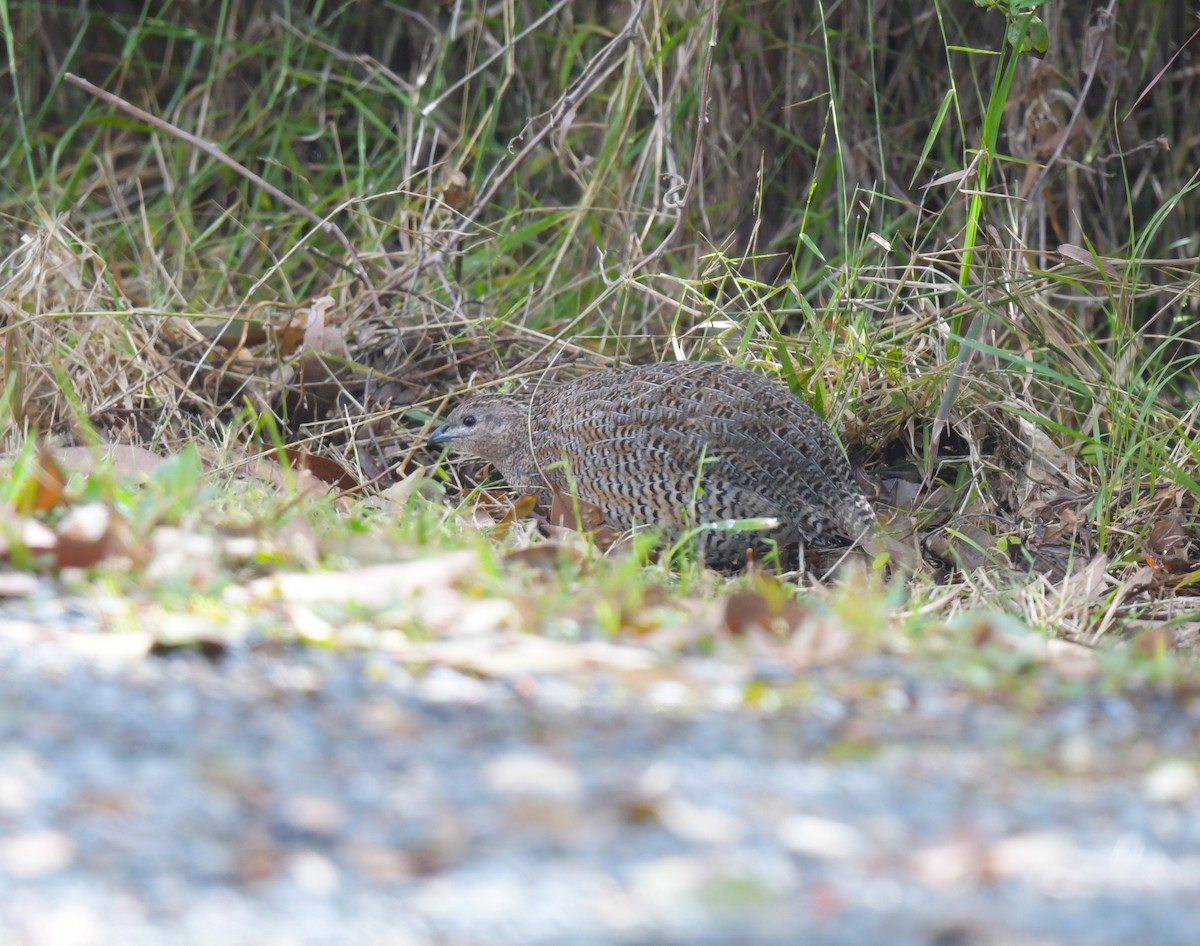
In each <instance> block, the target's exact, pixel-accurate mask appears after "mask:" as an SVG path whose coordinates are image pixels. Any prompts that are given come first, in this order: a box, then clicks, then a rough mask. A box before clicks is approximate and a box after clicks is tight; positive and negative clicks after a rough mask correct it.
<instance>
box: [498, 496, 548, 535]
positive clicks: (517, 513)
mask: <svg viewBox="0 0 1200 946" xmlns="http://www.w3.org/2000/svg"><path fill="white" fill-rule="evenodd" d="M536 505H537V497H536V496H529V495H526V496H520V497H518V498H517V500H516V502H514V503H513V504H512V505H511V506H510V507H509V509H508V511H507V512H506V513H505V514H504V518H503V519H501V520H500V521H499V522H497V523H496V527H495V528H494V529H493V530H492V535H493V536H494V537H495V538H496V539H503V538H504V537H505V536H506V535H508V532H509V530H510V529H511V528H512V527H513V525H514V524H515V523H517V522H519V521H521V520H522V519H527V518H528V517H529V516H531V515H532V514H533V508H534V507H535V506H536Z"/></svg>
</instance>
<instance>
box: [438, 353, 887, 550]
mask: <svg viewBox="0 0 1200 946" xmlns="http://www.w3.org/2000/svg"><path fill="white" fill-rule="evenodd" d="M430 442H431V443H435V444H436V443H448V444H450V445H451V446H452V448H453V449H455V450H456V451H458V452H460V453H463V454H467V455H469V456H474V457H479V458H480V459H483V460H487V461H489V462H491V463H492V464H493V465H494V466H495V467H496V469H497V470H499V472H500V474H501V475H502V476H503V477H504V479H505V480H506V481H507V482H508V484H509V485H510V486H511V487H513V488H514V489H528V490H533V491H536V492H539V493H542V494H543V495H544V494H545V493H546V491H547V490H551V491H556V492H561V493H567V494H571V495H575V496H578V497H579V498H580V499H583V500H585V501H586V502H588V503H591V504H593V505H595V506H596V507H598V508H599V509H600V511H601V513H602V514H603V516H604V518H605V520H606V521H607V522H608V523H609V524H610V525H612V526H614V527H616V528H620V529H630V528H634V527H636V526H643V525H646V526H656V527H658V528H660V529H662V530H663V532H664V533H665V534H666V536H667V537H668V538H674V537H677V536H679V535H680V534H682V533H683V532H684V531H686V530H687V529H689V528H690V527H692V526H694V525H696V524H698V523H704V522H715V521H719V520H725V519H749V518H757V517H763V516H770V517H775V518H777V519H778V520H779V522H780V526H779V528H778V529H775V530H773V531H771V532H769V533H766V535H767V536H768V537H769V538H770V539H773V540H775V541H777V542H779V543H780V544H781V545H789V544H794V543H805V542H812V541H814V540H816V539H821V538H827V537H832V536H835V535H840V536H842V537H844V538H848V539H861V538H863V537H865V536H866V535H867V534H869V533H870V532H871V531H872V529H873V528H874V525H875V514H874V511H873V510H872V509H871V505H870V503H868V502H867V500H866V498H865V497H864V496H863V495H862V492H861V491H860V490H859V489H858V486H857V485H856V484H855V481H854V477H853V475H852V473H851V471H850V464H849V462H848V461H847V459H846V455H845V453H843V452H842V449H841V447H840V446H839V445H838V443H837V441H836V440H835V439H834V436H833V434H832V432H831V431H830V429H829V427H828V425H827V424H826V423H825V421H823V420H822V419H821V418H820V417H819V416H818V415H817V413H816V412H815V411H814V410H813V409H812V408H811V407H809V406H808V405H807V404H805V403H804V402H803V401H801V400H800V399H799V398H797V397H795V396H794V395H793V394H792V393H791V391H789V390H788V388H787V387H786V386H785V385H783V384H781V383H779V382H778V381H774V380H771V379H770V378H768V377H766V376H765V375H762V374H759V373H758V372H755V371H750V370H748V369H745V368H738V367H734V366H732V365H725V364H719V363H711V362H692V361H678V362H663V363H661V364H652V365H638V366H627V367H620V368H612V369H609V370H605V371H598V372H595V373H593V374H589V375H586V376H585V377H582V378H577V379H574V380H570V381H561V382H557V383H553V384H544V385H537V386H535V387H533V388H532V390H530V391H527V392H525V393H523V394H519V395H497V394H475V395H471V396H469V397H468V398H467V399H466V400H465V401H463V402H462V403H461V404H459V405H458V406H457V407H456V408H455V409H454V410H453V411H452V412H451V413H450V416H449V417H448V418H447V419H446V422H445V423H444V424H442V425H441V426H440V427H438V428H437V430H435V431H434V432H433V434H432V435H431V436H430ZM763 535H764V534H763V533H746V532H705V533H703V534H702V535H701V536H700V538H699V543H700V548H699V551H700V552H701V554H702V555H703V556H704V558H705V560H706V561H708V562H709V563H711V564H716V565H731V564H739V563H740V562H742V561H743V560H744V558H745V552H746V549H747V548H748V547H751V548H756V549H757V550H760V551H761V550H762V549H763V547H764V543H763V542H762V541H761V538H762V536H763Z"/></svg>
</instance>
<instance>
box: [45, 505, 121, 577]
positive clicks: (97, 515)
mask: <svg viewBox="0 0 1200 946" xmlns="http://www.w3.org/2000/svg"><path fill="white" fill-rule="evenodd" d="M118 525H119V520H117V519H116V518H115V517H114V516H113V512H112V510H111V509H109V508H108V506H106V505H105V504H104V503H88V504H87V505H84V506H76V507H75V508H74V509H72V510H71V511H70V512H68V513H67V514H66V515H65V516H64V517H63V519H62V521H61V522H60V523H59V524H58V530H57V532H58V544H57V547H56V548H55V550H54V564H55V565H56V566H57V567H59V568H87V567H88V566H89V565H95V564H96V563H97V562H99V561H100V560H101V559H103V558H105V557H106V556H108V555H110V554H112V553H113V552H115V551H118V550H119V549H120V547H122V546H123V544H124V543H122V542H121V540H120V538H119V537H118V533H119V529H118V528H117V527H118Z"/></svg>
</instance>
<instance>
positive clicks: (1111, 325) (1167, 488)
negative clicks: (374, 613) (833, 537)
mask: <svg viewBox="0 0 1200 946" xmlns="http://www.w3.org/2000/svg"><path fill="white" fill-rule="evenodd" d="M10 6H11V7H12V14H11V15H12V17H13V35H14V43H13V49H14V50H18V51H23V50H27V51H28V54H27V55H22V54H12V60H11V62H10V66H11V70H10V71H11V76H10V79H11V80H12V81H14V82H15V88H17V89H18V90H19V99H20V102H21V104H22V111H21V114H20V116H19V120H18V121H16V122H13V123H10V125H9V128H10V130H11V132H12V134H11V135H9V136H6V138H7V140H4V141H2V142H0V146H2V147H3V148H4V150H5V152H6V155H7V157H8V159H9V160H8V161H7V162H6V163H7V165H8V166H11V167H16V168H20V169H21V171H20V172H19V174H18V179H17V180H16V181H15V184H16V186H15V187H14V189H13V192H12V194H11V195H10V196H9V197H8V198H7V199H6V200H5V202H4V203H3V205H2V206H0V212H2V213H3V214H4V215H5V219H6V221H7V225H6V227H5V230H4V232H3V233H2V234H0V241H2V242H3V250H4V256H5V259H4V262H3V264H2V265H0V307H2V311H3V313H4V317H5V329H4V334H3V339H4V354H5V369H6V401H5V404H6V406H7V410H6V411H5V414H4V416H5V417H6V418H8V419H9V420H10V423H9V424H8V427H7V429H6V431H5V433H4V437H5V448H6V449H8V450H10V451H11V450H14V449H16V448H17V447H18V445H19V444H20V443H21V442H22V441H23V439H24V438H25V437H26V436H27V435H28V433H29V432H31V431H36V432H37V433H38V434H39V435H42V436H50V437H53V438H55V439H57V440H58V441H59V442H80V441H84V442H86V441H88V440H89V439H91V438H100V439H102V440H116V441H121V442H132V443H146V444H150V445H152V446H153V447H154V448H155V449H157V450H160V451H162V452H170V451H173V450H177V449H178V448H179V446H180V444H181V443H183V442H186V441H190V440H192V439H195V438H197V437H210V438H214V439H217V440H221V439H222V437H223V436H225V434H224V433H223V432H222V431H223V425H227V424H228V422H229V421H230V419H231V418H233V417H234V416H238V412H240V411H243V410H244V409H245V408H246V407H247V405H249V407H250V409H251V410H252V411H253V412H256V413H258V414H260V415H263V416H266V415H270V416H272V417H273V418H274V422H275V423H276V424H277V425H278V427H279V428H280V429H281V430H282V431H284V436H285V439H287V440H288V441H289V442H291V443H295V444H304V445H306V446H307V447H308V448H309V449H313V450H317V451H320V452H324V453H326V454H328V455H330V456H335V457H337V458H338V459H339V460H340V461H341V462H342V463H343V464H345V465H346V466H347V468H349V469H351V470H352V471H353V472H354V475H355V476H356V477H357V478H358V479H359V480H360V481H364V482H365V481H372V482H381V483H385V482H387V481H388V480H389V479H391V478H394V477H395V476H397V475H403V474H404V473H405V472H407V471H408V470H409V469H411V468H412V466H413V465H414V464H418V463H430V462H432V461H433V459H434V457H433V456H432V455H430V454H429V453H427V452H426V451H425V450H424V449H423V448H422V447H421V446H420V443H421V436H422V433H423V432H424V431H425V430H427V428H428V423H429V422H430V420H431V419H432V418H433V417H434V416H435V415H436V414H437V413H439V412H440V411H441V410H442V409H443V406H444V405H445V404H446V403H447V401H448V399H450V398H453V397H454V396H456V395H457V394H458V393H460V392H461V391H462V390H464V389H466V388H467V387H474V386H480V385H489V384H497V383H510V384H519V383H522V381H523V380H524V379H528V378H538V377H542V376H543V375H544V374H545V373H546V372H553V373H560V372H578V371H582V370H585V369H586V368H587V367H590V366H594V365H598V364H601V363H604V362H605V361H608V360H611V359H624V360H639V361H641V360H649V359H655V358H666V357H677V356H680V355H686V356H688V357H700V358H718V357H719V358H726V359H730V360H740V361H744V362H748V363H752V364H758V365H760V366H761V367H763V368H764V370H769V371H778V372H779V373H780V374H781V376H782V377H783V378H784V379H785V380H787V381H788V382H789V383H790V384H792V386H793V387H794V388H795V389H797V390H798V391H801V392H802V393H803V394H804V395H805V396H806V397H807V398H808V399H809V400H810V401H812V402H813V403H814V405H815V406H816V407H817V408H818V410H820V411H821V412H822V413H824V414H825V415H826V416H828V417H829V418H830V419H831V420H832V421H833V422H834V423H835V424H836V425H837V426H838V428H839V430H840V431H841V433H842V436H843V440H844V441H845V442H846V443H847V445H848V447H849V449H850V452H851V455H852V457H853V458H854V459H855V460H856V461H858V462H859V463H860V464H861V465H862V466H864V467H865V469H866V470H867V471H868V475H869V477H870V479H871V482H872V485H873V487H874V488H875V489H876V490H877V492H878V493H879V495H880V497H881V500H882V501H883V504H884V505H885V506H890V508H891V509H892V518H893V523H894V527H895V528H896V529H897V530H898V531H899V532H901V533H904V532H906V531H907V532H913V533H915V534H916V536H917V538H918V539H920V540H921V541H922V542H924V544H925V548H926V552H927V557H928V558H929V559H930V563H931V572H932V574H933V575H934V577H935V579H936V580H937V581H943V582H944V581H949V582H951V583H952V585H953V587H954V589H955V594H956V595H957V596H959V599H960V600H961V602H962V603H963V606H970V605H972V604H973V603H975V602H978V601H986V602H989V603H995V602H997V601H1001V602H1003V605H1002V606H1005V607H1009V608H1010V609H1012V610H1014V611H1015V612H1017V613H1019V614H1021V615H1023V616H1024V617H1026V618H1027V619H1028V620H1030V621H1031V622H1032V623H1035V624H1037V625H1039V626H1046V627H1053V628H1055V629H1058V630H1060V631H1061V632H1062V633H1070V634H1072V635H1073V636H1078V637H1081V638H1086V639H1095V637H1096V636H1097V635H1103V634H1107V633H1109V632H1110V631H1111V630H1112V629H1113V628H1114V627H1116V626H1118V625H1121V626H1127V625H1129V626H1132V622H1136V621H1137V620H1142V619H1144V618H1147V616H1150V617H1154V618H1155V619H1160V618H1161V619H1167V620H1170V621H1179V622H1184V621H1186V620H1190V613H1191V612H1194V611H1195V610H1196V608H1195V606H1194V599H1193V598H1192V597H1191V592H1190V587H1191V584H1192V580H1193V578H1194V577H1195V575H1196V574H1197V573H1198V572H1200V557H1198V555H1200V553H1198V552H1197V549H1198V547H1200V534H1198V532H1197V524H1196V517H1197V498H1198V495H1200V489H1198V486H1197V483H1198V481H1200V474H1198V472H1197V469H1198V464H1197V459H1198V458H1200V447H1198V446H1197V433H1196V409H1195V407H1194V401H1195V390H1196V381H1195V371H1196V369H1195V364H1196V362H1195V358H1196V351H1195V348H1196V340H1197V338H1196V330H1195V327H1194V323H1195V318H1194V316H1195V311H1196V308H1197V305H1198V303H1200V292H1198V291H1197V278H1196V257H1197V256H1200V247H1198V246H1197V236H1196V234H1197V233H1198V232H1200V221H1197V219H1196V217H1197V206H1198V205H1197V204H1196V202H1195V200H1194V199H1193V198H1192V195H1193V193H1194V189H1195V186H1196V177H1195V175H1196V169H1197V167H1200V135H1198V134H1197V132H1196V129H1195V128H1194V126H1193V123H1194V122H1195V121H1196V120H1197V119H1196V118H1195V110H1194V109H1189V108H1186V107H1181V104H1180V103H1187V102H1191V101H1194V100H1195V98H1196V96H1197V94H1198V92H1200V90H1197V89H1195V85H1196V84H1197V82H1200V78H1198V77H1197V75H1196V74H1195V73H1194V71H1193V70H1188V69H1186V68H1184V67H1183V65H1182V64H1181V61H1176V62H1175V63H1173V64H1169V60H1170V57H1171V56H1172V55H1173V54H1174V53H1175V52H1176V51H1177V49H1178V46H1179V44H1180V43H1181V38H1182V37H1185V36H1187V35H1189V33H1190V31H1191V30H1190V26H1189V23H1190V20H1189V19H1188V14H1189V10H1188V9H1187V5H1186V4H1182V3H1171V4H1166V5H1163V6H1161V7H1158V8H1155V10H1154V11H1142V10H1141V9H1140V8H1139V9H1138V10H1131V9H1116V5H1115V4H1113V5H1110V10H1109V12H1108V13H1105V12H1103V11H1099V12H1093V9H1092V7H1090V6H1087V5H1085V4H1080V3H1060V4H1053V5H1051V6H1049V7H1047V8H1045V9H1044V10H1042V11H1041V13H1042V15H1043V16H1044V17H1045V23H1046V27H1047V33H1048V36H1049V40H1050V47H1049V49H1048V51H1047V52H1046V54H1045V56H1044V57H1040V58H1039V57H1036V56H1033V55H1028V54H1026V55H1023V56H1019V57H1016V65H1015V67H1014V69H1015V71H1014V73H1013V75H1014V80H1013V85H1012V87H1011V88H1010V89H1008V91H1007V93H1005V94H1001V93H1000V92H998V90H997V87H996V85H995V83H994V77H995V75H996V73H997V70H998V69H1000V68H1001V67H1002V64H1003V63H1004V62H1006V60H1005V59H1004V57H1002V56H1000V55H998V53H999V51H1000V50H1001V48H1002V36H1003V33H1004V30H1005V26H1006V21H1005V19H1004V17H1003V15H1002V14H1001V13H999V12H996V11H994V10H987V9H982V8H978V7H976V6H974V5H972V4H966V3H953V4H935V5H933V6H930V5H928V4H918V3H907V2H896V3H887V4H881V5H872V4H867V5H863V4H842V5H839V6H836V7H834V6H831V7H829V8H827V9H823V8H822V7H821V6H816V7H814V8H812V9H808V8H805V9H804V10H803V11H802V12H800V11H799V7H797V6H796V5H794V4H752V3H741V4H725V5H720V9H721V16H720V18H719V19H717V20H716V21H715V22H714V20H713V11H714V10H716V9H717V8H718V5H717V4H714V3H711V2H707V0H705V2H689V0H639V2H634V3H632V4H614V3H607V2H599V0H596V2H594V3H582V4H581V3H559V4H533V3H518V2H515V0H503V2H501V3H499V4H494V5H491V6H488V5H485V4H482V3H477V2H467V3H463V4H453V5H449V6H448V5H445V4H440V3H433V2H428V3H418V4H415V5H405V6H404V7H403V8H399V7H392V6H385V5H376V6H374V7H372V8H370V9H364V8H362V7H360V6H355V5H350V6H340V7H337V8H334V9H332V10H331V11H329V12H324V13H322V14H321V17H320V18H319V19H315V18H312V17H310V16H309V15H308V14H306V13H305V12H303V11H299V10H295V9H293V12H292V13H291V14H290V15H289V16H287V17H285V16H283V15H281V14H279V13H277V12H272V11H270V10H268V9H267V8H265V7H261V6H260V5H256V4H247V3H243V2H240V0H226V2H225V3H222V4H220V5H219V11H218V13H219V15H218V17H217V20H216V26H213V25H212V24H213V21H212V18H211V16H212V10H211V7H210V5H207V4H196V5H188V4H183V5H180V4H176V5H173V6H171V7H170V9H169V11H168V12H167V13H165V14H164V17H166V19H163V18H158V17H156V16H141V15H140V12H139V11H140V8H139V7H138V6H137V5H136V4H124V3H113V4H92V5H90V7H89V8H88V9H87V10H86V11H82V12H81V11H78V10H74V9H51V8H45V7H43V6H42V5H38V4H12V5H10ZM107 14H111V15H107ZM1164 67H1165V71H1161V70H1164ZM1160 71H1161V74H1160ZM68 72H71V73H76V74H79V75H83V76H85V77H87V78H89V79H90V80H92V81H93V82H96V83H97V84H99V85H101V86H103V87H105V88H107V89H109V90H110V91H112V92H114V93H115V94H117V95H119V96H121V97H122V98H124V99H125V100H127V101H129V102H131V103H133V104H135V105H137V106H139V107H141V108H144V109H146V110H147V111H149V112H151V113H153V114H155V115H158V116H161V117H162V118H163V119H164V120H165V121H167V122H170V123H171V124H173V125H175V126H177V127H179V128H182V129H186V130H187V131H189V132H191V133H193V134H196V135H198V136H200V137H202V138H205V139H208V140H210V141H213V142H215V143H216V144H217V145H219V146H220V147H221V148H222V149H223V150H224V151H225V152H227V153H228V154H229V155H230V156H231V157H233V158H235V159H237V160H238V161H240V162H241V163H243V164H245V165H246V166H247V167H248V168H249V169H250V170H252V171H253V172H254V173H256V174H259V175H261V176H262V177H263V178H265V179H266V180H268V181H270V182H271V184H272V185H274V186H275V187H278V188H280V189H281V190H283V191H285V192H286V193H287V194H289V195H291V196H292V197H293V198H294V199H295V200H296V201H299V202H300V203H302V204H304V206H306V207H308V208H309V209H311V210H312V211H313V212H315V213H316V214H317V215H319V216H321V217H323V218H328V219H330V220H332V221H334V222H335V223H336V224H337V225H338V226H339V227H340V228H341V229H342V230H343V231H344V232H345V233H346V234H347V236H348V237H349V239H350V241H351V242H352V244H353V245H354V247H355V248H356V251H357V254H358V255H359V257H360V258H361V259H362V261H363V263H364V265H365V268H366V272H367V274H368V281H369V283H370V286H368V285H366V284H365V283H364V281H363V280H361V279H358V278H356V277H355V275H354V273H353V268H352V266H351V263H350V261H349V260H348V259H347V258H346V254H345V253H344V252H343V251H342V249H341V247H340V246H339V244H338V242H337V240H335V239H333V238H332V237H331V236H330V235H329V234H328V233H325V232H323V231H322V230H321V228H318V227H315V226H312V225H311V224H309V223H308V222H307V221H305V220H304V219H303V218H301V217H299V216H298V215H297V214H295V213H294V212H291V211H289V209H288V208H287V207H286V206H282V205H280V204H279V203H278V202H277V201H272V200H270V199H269V198H267V197H266V196H265V195H264V194H263V193H262V192H261V191H260V190H258V189H256V187H255V186H254V185H253V184H252V183H251V182H249V181H248V180H246V179H245V178H243V177H240V176H239V175H237V174H234V173H232V172H230V171H228V170H227V169H225V168H224V167H222V166H221V165H220V164H218V163H217V162H215V161H213V160H212V159H211V158H209V157H207V156H205V155H204V154H203V153H200V152H197V151H196V150H195V149H193V148H189V147H187V146H184V145H182V144H181V143H179V142H178V141H176V140H174V139H172V138H170V137H169V136H165V135H163V134H160V133H157V132H154V131H152V130H150V129H148V128H147V127H145V126H144V125H143V124H141V123H139V122H135V121H132V120H129V119H127V118H125V117H123V116H122V115H121V114H120V113H119V112H118V111H115V110H114V109H112V108H111V107H110V106H108V105H106V104H103V103H99V102H97V101H95V100H92V99H90V98H89V97H88V96H86V95H85V94H84V93H82V92H81V91H79V90H78V89H76V88H74V87H73V86H71V85H69V84H68V83H66V82H65V81H64V76H65V75H66V73H68ZM1143 90H1147V93H1146V95H1145V97H1143V98H1141V99H1139V98H1138V96H1139V94H1140V93H1142V91H1143ZM989 121H995V122H998V125H997V126H996V127H997V132H998V141H997V145H996V147H995V149H994V151H992V152H990V153H988V155H987V162H986V164H987V167H986V177H985V178H983V179H982V180H981V178H980V176H979V175H980V165H981V157H980V155H981V152H980V146H981V142H983V141H985V139H986V127H987V124H988V122H989ZM981 185H982V186H981ZM976 228H977V229H976ZM971 233H976V234H977V236H976V238H975V240H974V241H973V243H974V245H971V246H968V245H966V240H967V238H968V235H969V234H971ZM325 296H328V297H330V298H331V300H332V301H331V302H330V303H329V304H327V305H324V306H322V307H318V310H319V311H315V312H314V309H313V308H312V305H311V303H312V300H314V299H316V298H319V297H325ZM314 321H315V322H316V323H317V324H316V326H315V330H314V324H313V323H314ZM306 324H307V325H308V331H307V332H306V331H305V325H306ZM1172 524H1173V525H1172ZM1088 563H1090V567H1091V569H1092V571H1093V573H1098V574H1099V575H1100V576H1101V577H1100V578H1097V579H1096V580H1093V581H1091V582H1090V583H1087V584H1085V585H1083V586H1079V585H1078V583H1077V584H1076V585H1071V584H1070V583H1071V582H1072V581H1077V579H1075V578H1071V577H1069V576H1070V575H1076V576H1078V575H1079V574H1081V571H1080V567H1081V566H1082V565H1084V564H1088ZM1093 577H1095V575H1093ZM1080 587H1082V588H1085V589H1086V590H1087V591H1088V594H1089V595H1090V598H1080V597H1079V595H1080V591H1079V589H1080ZM937 594H941V592H940V591H939V592H938V593H937ZM958 606H959V605H958V604H957V603H951V602H947V604H946V608H947V610H953V609H954V608H956V607H958ZM916 607H917V609H918V610H919V607H920V605H919V604H918V605H917V606H916ZM1181 614H1182V615H1183V617H1180V615H1181Z"/></svg>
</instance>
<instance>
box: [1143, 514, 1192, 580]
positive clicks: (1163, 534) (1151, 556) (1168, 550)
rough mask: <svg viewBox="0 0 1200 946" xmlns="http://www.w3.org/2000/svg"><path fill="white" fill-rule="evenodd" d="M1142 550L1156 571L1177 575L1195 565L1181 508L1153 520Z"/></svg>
mask: <svg viewBox="0 0 1200 946" xmlns="http://www.w3.org/2000/svg"><path fill="white" fill-rule="evenodd" d="M1142 551H1143V553H1144V554H1145V556H1146V561H1147V562H1148V564H1150V565H1151V566H1152V567H1153V568H1154V569H1155V570H1156V571H1162V572H1166V573H1167V574H1172V575H1178V574H1180V573H1182V572H1186V571H1190V570H1191V569H1192V568H1193V567H1196V566H1195V565H1194V564H1193V561H1192V559H1193V555H1192V537H1191V535H1189V534H1188V531H1187V529H1185V528H1184V525H1183V511H1182V510H1181V509H1178V508H1176V509H1172V510H1171V511H1170V512H1168V513H1167V514H1166V515H1164V516H1162V517H1161V518H1159V519H1158V520H1157V521H1155V523H1154V525H1153V526H1152V527H1151V528H1150V532H1149V534H1148V535H1147V536H1146V539H1145V542H1144V543H1143V545H1142Z"/></svg>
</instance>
